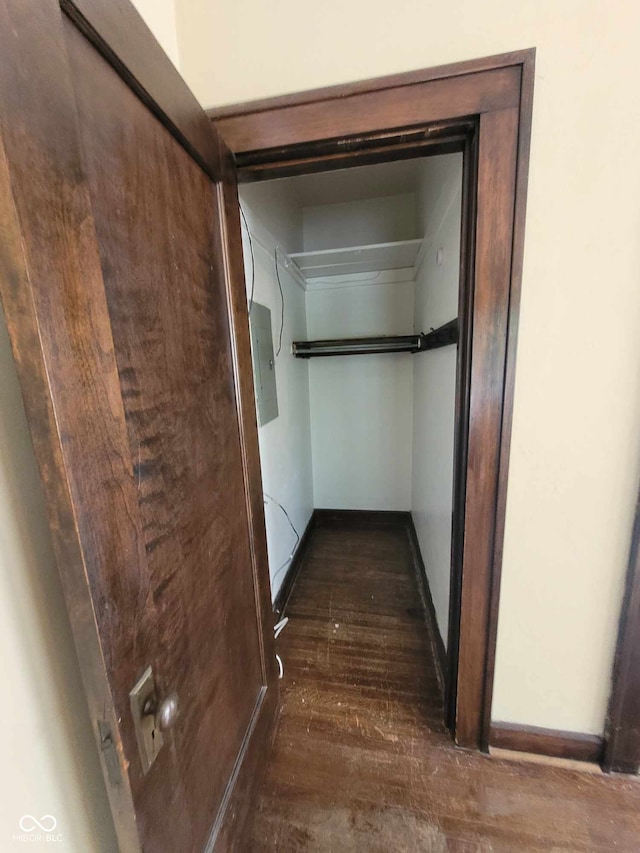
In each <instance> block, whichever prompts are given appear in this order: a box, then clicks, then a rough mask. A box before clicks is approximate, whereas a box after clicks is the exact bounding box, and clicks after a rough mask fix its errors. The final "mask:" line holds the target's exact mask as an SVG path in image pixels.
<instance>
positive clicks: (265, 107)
mask: <svg viewBox="0 0 640 853" xmlns="http://www.w3.org/2000/svg"><path fill="white" fill-rule="evenodd" d="M534 66H535V49H529V50H522V51H517V52H514V53H508V54H503V55H500V56H492V57H488V58H484V59H478V60H473V61H468V62H461V63H456V64H453V65H446V66H441V67H437V68H430V69H424V70H420V71H413V72H409V73H404V74H398V75H392V76H387V77H381V78H376V79H373V80H366V81H363V82H359V83H351V84H346V85H341V86H334V87H329V88H324V89H316V90H312V91H308V92H302V93H298V94H293V95H285V96H281V97H275V98H268V99H265V100H257V101H251V102H248V103H244V104H236V105H232V106H227V107H223V108H220V109H211V110H208V111H207V112H208V115H209V117H210V118H211V120H212V122H213V124H214V125H215V127H216V129H217V131H218V133H219V134H220V136H221V137H222V139H224V141H225V143H226V144H227V146H228V147H229V149H230V150H231V151H232V153H233V155H234V158H235V163H236V167H237V173H238V178H239V180H240V181H247V182H248V181H257V180H268V179H272V178H277V177H288V176H293V175H299V174H308V173H310V172H316V171H327V170H330V169H336V168H346V167H349V166H356V165H363V164H367V163H379V162H386V161H389V160H395V159H403V158H407V157H416V156H425V155H427V154H439V153H446V152H451V151H463V152H464V175H463V205H462V210H463V216H462V219H463V222H462V243H461V246H462V251H461V270H460V273H461V275H460V282H461V286H460V314H459V317H460V344H459V347H460V349H459V358H458V376H457V382H456V440H455V465H454V518H453V529H452V533H453V536H452V561H451V595H450V620H449V624H450V629H449V642H448V667H447V669H448V672H447V677H446V691H445V692H446V696H445V706H446V710H445V714H446V721H447V724H448V726H449V728H450V729H451V730H452V733H453V735H454V737H455V740H456V742H457V743H458V744H459V745H460V746H464V747H467V748H472V749H480V750H483V751H488V747H489V735H490V723H491V701H492V694H493V678H494V667H495V648H496V634H497V621H498V605H499V594H500V573H501V566H502V549H503V539H504V525H505V507H506V493H507V480H508V466H509V448H510V438H511V424H512V415H513V392H514V378H515V358H516V340H517V331H518V313H519V305H520V289H521V280H522V263H523V250H524V229H525V209H526V195H527V183H528V166H529V150H530V139H531V115H532V104H533V83H534Z"/></svg>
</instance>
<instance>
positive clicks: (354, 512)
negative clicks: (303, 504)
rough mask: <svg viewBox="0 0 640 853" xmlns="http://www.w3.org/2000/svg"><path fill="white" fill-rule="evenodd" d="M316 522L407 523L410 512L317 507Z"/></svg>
mask: <svg viewBox="0 0 640 853" xmlns="http://www.w3.org/2000/svg"><path fill="white" fill-rule="evenodd" d="M314 515H315V519H316V524H318V525H320V524H327V523H329V524H372V525H376V526H378V527H379V526H380V525H385V524H394V525H396V524H398V523H406V521H407V519H408V518H409V517H410V513H409V512H406V511H404V510H386V509H316V510H314Z"/></svg>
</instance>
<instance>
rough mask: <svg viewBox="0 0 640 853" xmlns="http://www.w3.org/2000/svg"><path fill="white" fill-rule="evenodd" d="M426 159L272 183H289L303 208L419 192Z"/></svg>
mask: <svg viewBox="0 0 640 853" xmlns="http://www.w3.org/2000/svg"><path fill="white" fill-rule="evenodd" d="M423 160H424V158H419V159H415V160H397V161H395V162H393V163H379V164H376V165H374V166H356V167H351V168H348V169H338V170H336V171H333V172H318V173H316V174H313V175H300V176H298V177H295V178H281V179H279V180H277V181H273V182H271V181H270V182H269V183H274V184H276V183H277V184H280V185H282V186H283V187H284V186H286V188H287V190H288V192H289V193H291V198H292V200H293V201H294V203H295V204H296V205H298V206H300V207H314V206H316V205H321V204H339V203H341V202H347V201H358V200H360V199H366V198H380V197H383V196H391V195H400V194H401V193H411V192H415V190H416V185H417V181H418V175H419V172H420V165H421V163H422V162H423Z"/></svg>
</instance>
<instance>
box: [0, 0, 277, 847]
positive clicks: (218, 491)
mask: <svg viewBox="0 0 640 853" xmlns="http://www.w3.org/2000/svg"><path fill="white" fill-rule="evenodd" d="M106 5H107V4H105V6H106ZM96 8H97V6H96ZM77 23H78V19H77V16H73V15H70V16H69V17H63V16H62V15H61V12H60V8H59V6H58V4H57V2H55V0H38V2H36V0H33V2H31V0H29V2H23V0H19V2H18V0H15V2H14V0H1V2H0V25H1V26H0V46H1V49H2V54H3V62H2V63H1V64H0V116H1V119H2V121H1V127H2V135H1V137H0V194H1V195H0V198H1V202H2V204H1V212H0V239H1V241H2V245H1V249H2V251H0V259H1V260H0V269H1V271H2V275H1V276H0V278H1V282H0V288H1V294H2V299H3V307H4V310H5V314H6V317H7V325H8V327H9V331H10V335H11V340H12V346H13V349H14V353H15V357H16V361H17V362H18V368H19V375H20V380H21V384H22V389H23V395H24V398H25V405H26V409H27V415H28V419H29V423H30V428H31V431H32V436H33V441H34V447H35V450H36V455H37V458H38V462H39V466H40V471H41V476H42V479H43V482H44V488H45V495H46V498H47V503H48V512H49V517H50V525H51V528H52V534H53V541H54V547H55V549H56V556H57V560H58V563H59V568H60V572H61V576H62V580H63V587H64V591H65V597H66V600H67V605H68V609H69V613H70V619H71V623H72V627H73V630H74V636H75V640H76V645H77V648H78V654H79V658H80V664H81V669H82V675H83V679H84V683H85V689H86V691H87V695H88V701H89V709H90V713H91V717H92V722H93V725H94V729H95V732H96V739H97V740H98V739H99V737H100V734H101V733H104V732H105V731H108V732H109V735H110V737H111V739H112V740H113V743H114V750H115V757H116V760H115V767H116V771H117V769H118V767H119V769H120V778H119V779H118V778H117V773H116V777H115V778H114V774H113V766H114V762H111V773H108V772H106V773H105V780H106V782H107V789H108V791H109V795H110V799H111V806H112V811H113V813H114V819H115V823H116V827H117V831H118V835H119V842H120V846H121V848H122V849H123V850H127V851H129V850H132V851H133V850H139V849H141V848H142V849H146V850H153V851H159V853H161V851H165V850H166V851H175V850H180V851H185V853H186V852H187V851H196V850H197V851H200V850H202V849H203V848H204V846H205V844H206V843H207V839H209V840H210V841H212V838H211V836H210V832H211V829H212V826H214V824H215V826H214V828H215V829H216V830H217V834H218V838H219V844H218V849H228V848H229V844H230V839H234V840H235V839H236V838H239V837H240V836H241V830H242V824H243V821H244V820H245V818H246V814H247V810H248V806H249V805H250V803H251V802H252V797H253V787H254V785H255V784H256V783H257V782H259V779H260V771H261V769H262V768H263V767H264V760H265V757H266V754H267V752H268V746H269V741H270V736H271V732H272V729H273V722H274V719H275V713H276V707H277V687H276V676H275V661H274V656H273V635H272V622H273V617H272V613H271V609H270V601H269V586H268V571H267V562H266V545H265V543H264V522H263V517H262V498H261V489H260V482H259V462H258V450H257V439H256V435H255V426H254V433H253V434H252V433H251V430H250V425H249V420H250V419H248V418H247V416H246V412H247V411H249V410H250V408H251V405H252V400H253V398H252V392H251V393H250V394H247V393H246V389H247V382H248V381H249V383H250V379H249V380H247V379H246V376H242V375H239V374H240V364H239V363H240V361H242V357H239V354H240V353H241V352H242V347H243V346H244V361H243V362H242V364H243V365H244V366H245V374H246V373H247V369H248V371H249V374H248V375H249V376H250V357H249V345H248V329H247V330H246V335H245V338H244V339H243V337H242V334H241V332H239V331H237V329H236V324H239V325H241V324H242V315H241V314H240V317H239V319H238V315H237V311H236V309H235V306H234V305H232V304H231V297H230V291H231V285H230V277H231V276H232V273H233V270H234V269H235V270H236V279H235V283H234V288H235V289H234V293H237V292H241V293H242V295H243V299H244V284H243V280H242V276H241V275H240V277H239V278H238V277H237V269H238V260H237V256H238V254H239V248H238V247H239V240H240V238H239V227H238V229H237V230H238V235H237V241H236V242H237V247H236V250H235V252H236V259H235V267H234V266H233V252H234V250H233V248H232V247H231V246H227V245H226V240H227V229H226V225H227V222H226V219H225V217H224V215H223V211H222V203H223V201H224V193H223V192H222V191H221V188H220V184H214V183H213V182H212V181H211V179H210V174H209V172H210V170H207V169H204V168H203V164H202V162H196V159H194V157H193V156H191V152H190V151H189V147H188V146H187V145H185V144H184V140H183V139H181V138H180V134H179V133H178V132H177V131H176V129H175V127H173V126H172V125H171V123H170V122H166V121H163V120H162V119H161V116H160V113H162V112H163V111H162V110H161V109H160V106H159V105H156V107H157V108H154V109H152V108H151V107H150V104H149V98H150V96H149V94H148V93H147V94H146V95H145V96H144V97H142V96H141V94H140V91H139V87H138V86H136V85H133V83H132V79H133V78H132V75H130V74H125V73H123V70H122V68H121V67H120V66H119V64H118V62H120V60H118V62H116V59H115V57H116V53H115V52H114V51H113V50H107V49H106V48H105V46H104V45H103V46H102V48H103V49H101V50H100V51H99V52H98V51H96V49H95V48H94V45H95V43H96V42H95V39H92V41H91V43H90V42H89V41H88V40H87V38H86V37H85V36H86V35H87V27H86V26H83V27H82V28H81V29H78V28H77V26H76V24H77ZM145 32H146V31H145ZM147 35H148V33H147ZM107 47H108V45H107ZM138 47H139V48H140V50H141V51H142V52H144V44H140V45H138ZM164 61H165V62H166V63H167V64H168V60H166V58H165V60H164ZM153 76H155V74H154V75H153ZM158 91H159V92H161V91H162V88H160V89H159V90H158ZM191 106H192V102H191V101H187V102H186V112H187V113H190V112H191ZM199 116H200V119H202V118H203V114H202V112H200V113H199ZM204 121H205V124H204V126H203V127H204V128H206V132H207V133H211V129H210V127H209V122H208V120H207V119H206V118H205V119H204ZM211 138H212V139H213V141H214V143H215V149H216V151H215V153H216V157H217V158H220V156H221V150H220V146H219V141H218V140H217V139H216V138H215V134H211ZM236 213H237V211H236ZM244 310H245V325H246V300H245V309H244ZM247 364H248V365H249V367H248V368H247V367H246V365H247ZM241 394H244V396H243V397H242V400H241V399H240V397H241ZM252 417H253V418H254V420H255V413H253V414H252ZM252 441H253V445H252ZM256 470H257V471H258V474H257V479H256V474H255V471H256ZM261 537H262V538H261ZM148 665H152V666H153V670H154V675H155V681H156V686H157V689H158V693H159V698H160V699H161V698H163V697H164V696H165V695H167V694H168V693H169V692H170V691H173V690H175V691H177V693H178V696H179V700H180V706H181V712H180V716H179V718H178V721H177V723H176V725H175V727H174V728H173V729H172V730H171V731H170V732H168V733H167V734H166V735H165V737H164V746H163V748H162V749H161V750H160V752H159V753H158V756H157V758H156V761H155V762H154V764H153V765H152V766H151V768H150V770H149V772H148V773H147V774H146V775H143V772H142V766H141V763H140V760H139V754H138V745H137V740H136V737H135V732H134V725H133V720H132V715H131V713H130V705H129V691H130V690H131V688H132V687H133V685H134V684H135V683H136V681H137V680H138V678H139V676H140V675H141V674H142V672H143V671H144V669H145V668H146V667H147V666H148ZM102 757H103V764H106V759H105V758H104V753H103V754H102ZM105 769H106V768H105ZM213 840H214V841H215V839H213Z"/></svg>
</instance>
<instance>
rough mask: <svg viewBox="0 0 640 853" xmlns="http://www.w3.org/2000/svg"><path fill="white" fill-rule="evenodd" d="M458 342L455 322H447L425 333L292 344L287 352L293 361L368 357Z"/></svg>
mask: <svg viewBox="0 0 640 853" xmlns="http://www.w3.org/2000/svg"><path fill="white" fill-rule="evenodd" d="M457 343H458V320H457V318H456V319H455V320H450V321H449V322H448V323H445V324H444V325H443V326H439V327H438V328H437V329H433V330H432V331H430V332H427V333H426V334H425V333H424V332H421V333H420V334H418V335H388V336H385V335H378V336H376V337H371V338H342V339H338V340H327V341H294V342H293V344H292V346H291V351H292V353H293V355H294V356H295V357H296V358H317V357H318V356H329V355H368V354H370V353H383V352H413V353H417V352H427V350H430V349H437V348H438V347H446V346H449V345H450V344H457Z"/></svg>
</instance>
